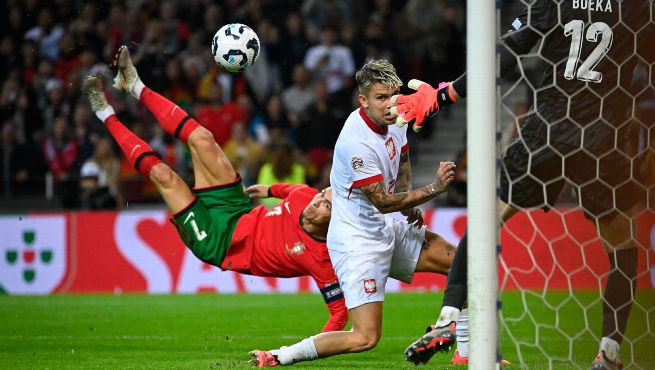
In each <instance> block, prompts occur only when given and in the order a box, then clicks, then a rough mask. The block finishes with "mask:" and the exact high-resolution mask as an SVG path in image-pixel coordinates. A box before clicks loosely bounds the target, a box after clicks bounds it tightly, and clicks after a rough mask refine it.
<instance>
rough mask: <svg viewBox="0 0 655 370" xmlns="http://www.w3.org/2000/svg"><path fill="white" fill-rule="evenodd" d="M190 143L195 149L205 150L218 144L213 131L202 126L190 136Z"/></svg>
mask: <svg viewBox="0 0 655 370" xmlns="http://www.w3.org/2000/svg"><path fill="white" fill-rule="evenodd" d="M188 144H189V145H190V146H191V147H193V148H195V149H198V150H203V149H206V148H209V147H210V146H214V145H216V140H214V135H213V134H212V133H211V131H209V130H207V129H206V128H204V127H202V126H198V128H196V129H195V130H194V131H193V133H192V134H191V136H189V141H188Z"/></svg>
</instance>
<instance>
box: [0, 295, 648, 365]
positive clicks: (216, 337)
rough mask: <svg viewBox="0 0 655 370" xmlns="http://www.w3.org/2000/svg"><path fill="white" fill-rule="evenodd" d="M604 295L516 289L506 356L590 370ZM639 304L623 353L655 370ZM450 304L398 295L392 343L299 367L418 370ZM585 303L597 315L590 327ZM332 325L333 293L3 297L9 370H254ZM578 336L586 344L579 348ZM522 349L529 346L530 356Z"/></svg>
mask: <svg viewBox="0 0 655 370" xmlns="http://www.w3.org/2000/svg"><path fill="white" fill-rule="evenodd" d="M595 298H596V294H591V293H578V294H576V296H575V299H574V298H573V297H571V296H569V295H568V294H563V293H562V294H557V293H552V294H549V295H548V297H547V300H546V302H547V303H548V304H544V303H543V301H541V303H539V301H537V300H536V299H535V298H534V297H531V295H530V294H526V295H525V296H524V297H522V295H521V294H520V293H507V294H505V295H504V298H503V302H504V315H505V317H507V318H515V319H513V320H511V322H510V321H508V322H507V325H508V328H509V332H505V334H504V335H503V351H504V355H505V357H506V358H508V359H509V360H510V361H513V363H514V365H511V366H510V369H511V368H516V369H518V368H520V366H519V365H518V363H519V362H520V361H519V359H522V362H523V364H524V368H529V369H547V368H548V367H549V365H548V360H547V358H546V357H545V354H547V355H551V356H559V357H563V358H564V360H563V361H559V362H554V363H552V368H555V369H568V368H571V369H574V368H586V367H587V366H588V364H589V363H590V361H591V360H592V359H593V357H594V356H595V354H596V351H597V341H596V339H595V338H594V336H593V335H594V334H595V335H597V334H598V333H599V332H600V322H599V321H600V320H599V318H600V304H599V303H598V302H597V300H596V299H595ZM594 301H596V302H595V303H594ZM638 301H639V307H638V308H637V309H636V310H634V311H633V317H632V319H631V322H630V325H629V328H628V335H629V336H630V337H631V338H632V339H633V340H634V339H635V338H639V337H640V336H641V339H639V340H637V341H636V344H635V345H634V346H633V347H630V346H624V348H623V352H622V357H623V358H624V362H627V361H625V360H628V359H630V358H631V357H630V352H631V351H632V352H633V353H634V356H635V359H636V360H637V361H638V363H639V364H640V366H641V367H642V368H644V369H653V368H655V337H654V336H653V325H655V299H653V294H652V293H649V294H648V295H647V296H646V295H643V294H642V295H640V296H639V299H638ZM440 302H441V295H440V294H435V293H403V294H389V295H388V296H387V301H386V302H385V308H384V328H383V335H382V340H381V341H380V343H379V344H378V346H377V347H376V348H375V349H374V350H372V351H370V352H367V353H361V354H354V355H345V356H335V357H332V358H328V359H323V360H319V361H315V362H312V363H301V364H297V365H295V366H294V368H309V367H311V368H323V369H389V368H393V369H413V368H414V366H413V365H411V364H409V363H407V362H405V361H403V359H402V352H403V350H404V349H405V347H406V346H407V345H408V344H409V343H410V342H412V341H413V340H414V339H416V337H417V336H418V335H420V334H421V333H422V331H423V330H424V328H425V326H426V324H428V323H430V322H431V321H433V320H434V319H435V315H436V314H437V311H438V307H439V305H440ZM524 302H525V303H524ZM549 305H550V306H551V308H549ZM526 306H527V307H530V314H531V316H530V315H528V314H527V313H525V311H524V307H526ZM581 307H584V308H585V310H586V311H587V318H588V320H589V326H590V327H589V328H588V329H585V328H586V325H585V322H584V315H583V309H582V308H581ZM642 307H643V308H642ZM554 308H558V309H559V315H558V314H557V311H556V310H555V309H554ZM326 318H327V310H326V309H325V307H324V305H323V303H322V300H321V298H320V297H319V296H317V295H312V294H300V295H213V294H203V295H161V296H146V295H119V296H109V295H72V296H71V295H69V296H45V297H10V296H0V368H4V369H60V368H83V369H96V368H100V369H129V368H132V369H223V368H246V367H247V366H246V361H247V359H248V355H247V352H248V351H249V350H251V349H254V348H261V349H270V348H278V347H279V346H281V345H285V344H291V343H294V342H297V341H298V340H300V339H302V338H305V337H307V336H309V335H312V334H315V332H317V331H318V330H320V329H321V327H322V326H323V324H324V322H325V319H326ZM558 320H559V322H558ZM555 324H557V325H555ZM550 325H552V326H550ZM649 325H650V326H649ZM537 329H538V330H537ZM648 332H649V333H648ZM536 333H538V334H539V335H538V341H539V344H540V345H539V347H538V348H537V347H534V346H530V345H527V343H535V339H536V338H537V335H536ZM645 333H646V334H645ZM567 336H575V337H576V339H575V340H574V341H571V342H569V340H568V339H566V338H567ZM513 339H514V340H515V342H513V341H512V340H513ZM516 342H525V343H526V344H522V345H521V351H522V352H521V357H519V355H518V354H517V352H516V348H517V346H516V345H515V343H516ZM569 345H571V348H572V350H571V353H572V355H571V356H569V355H568V353H569V349H568V348H569ZM569 358H571V359H572V360H573V362H575V364H577V366H579V367H575V365H573V364H572V363H571V359H569ZM449 360H450V354H447V355H437V356H435V357H434V358H433V359H432V360H431V361H430V368H434V367H438V368H444V369H455V368H458V369H459V368H460V367H454V366H451V365H449V362H448V361H449ZM632 368H637V367H634V366H633V367H632Z"/></svg>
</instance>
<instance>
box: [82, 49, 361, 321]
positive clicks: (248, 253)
mask: <svg viewBox="0 0 655 370" xmlns="http://www.w3.org/2000/svg"><path fill="white" fill-rule="evenodd" d="M117 57H118V58H117V66H118V72H117V76H116V79H115V87H116V88H118V89H120V90H123V91H126V92H129V93H130V94H132V95H133V96H135V97H136V98H137V99H139V100H140V101H141V102H142V103H143V104H144V105H145V106H146V107H147V108H148V109H149V110H150V111H151V112H152V113H153V114H154V115H155V116H156V118H157V120H158V121H159V123H160V124H161V125H162V126H163V128H164V130H166V131H167V132H168V133H170V134H171V135H174V136H175V137H177V138H180V139H181V140H183V141H184V142H185V143H187V144H188V145H189V148H190V151H191V157H192V162H193V171H194V177H195V187H194V189H193V190H191V189H189V187H188V186H187V185H186V183H185V182H184V181H183V180H182V179H181V178H180V177H179V176H178V175H177V174H176V173H175V172H174V171H173V170H172V169H171V168H170V167H169V166H167V165H166V164H165V163H163V162H162V161H161V160H160V159H159V158H158V157H157V156H156V155H155V153H154V152H153V151H152V148H151V147H150V146H149V145H148V144H147V143H146V142H144V141H143V140H141V139H139V138H138V137H137V136H136V135H134V133H132V132H131V131H129V130H128V129H127V128H126V127H125V126H123V124H122V123H121V122H120V121H119V120H118V118H116V115H115V114H114V110H113V108H112V107H111V106H110V105H109V103H108V102H107V99H106V97H105V94H104V91H103V85H102V81H101V79H100V77H98V76H91V77H89V78H87V79H86V80H85V81H84V84H83V87H82V89H83V91H84V93H85V94H86V95H87V96H88V98H89V102H90V105H91V109H92V110H93V111H94V112H95V113H96V116H97V117H98V118H99V119H100V120H101V121H103V122H104V124H105V126H106V127H107V129H108V130H109V132H110V133H111V135H112V136H113V137H114V139H116V141H117V143H118V144H119V146H120V148H121V150H122V151H123V152H124V153H125V155H126V156H127V158H128V160H129V161H130V163H131V164H132V165H134V166H135V168H136V169H137V170H138V171H139V172H141V173H142V174H143V175H144V176H146V177H148V178H149V179H150V180H151V181H152V182H153V183H154V184H155V185H156V186H157V189H158V191H159V193H160V194H161V196H162V197H163V198H164V201H165V202H166V204H167V205H168V208H169V209H170V211H171V213H172V214H173V216H172V217H171V221H172V222H173V224H174V225H175V227H176V228H177V230H178V233H179V234H180V237H181V238H182V240H183V241H184V243H185V244H186V245H187V247H188V248H189V249H190V250H191V251H192V252H193V253H194V255H196V257H198V258H199V259H200V260H202V261H204V262H207V263H209V264H211V265H214V266H217V267H220V268H221V269H224V270H233V271H238V272H242V273H245V274H250V275H257V276H273V277H295V276H304V275H310V276H312V278H313V279H314V280H315V282H316V284H317V285H318V288H319V289H320V291H321V293H322V294H323V297H324V300H325V303H326V304H327V306H328V308H329V310H330V318H329V319H328V322H327V323H326V324H325V327H324V328H323V331H335V330H341V329H343V327H344V326H345V325H346V323H347V321H348V311H347V310H346V306H345V304H344V298H343V294H342V292H341V288H340V286H339V283H338V281H337V278H336V275H335V273H334V270H333V268H332V264H331V263H330V257H329V255H328V252H327V248H326V246H325V239H326V236H327V229H328V224H329V221H330V215H331V199H332V191H331V189H330V188H328V189H326V190H323V191H321V192H318V191H317V190H316V189H313V188H311V187H309V186H307V185H289V184H277V185H273V186H270V187H269V186H267V185H253V186H251V187H249V188H248V189H247V191H246V192H244V189H243V185H242V183H241V178H240V176H239V174H237V173H236V171H235V170H234V168H233V167H232V165H231V164H230V162H229V160H228V159H227V157H226V156H225V154H224V153H223V151H222V150H221V148H220V146H219V145H218V144H217V143H216V142H215V141H214V138H213V136H212V134H211V133H210V132H209V131H208V130H207V129H205V128H204V127H202V126H200V125H199V124H198V123H197V122H196V121H195V120H194V119H192V118H190V117H189V116H188V115H187V113H186V112H184V111H183V110H182V109H181V108H180V107H178V106H177V105H175V104H174V103H172V102H171V101H169V100H167V99H165V98H164V97H162V96H160V95H159V94H157V93H155V92H154V91H152V90H150V89H148V88H147V87H145V85H144V84H143V83H142V82H141V80H140V79H139V76H138V74H137V71H136V68H135V67H134V66H133V65H132V62H131V60H130V55H129V52H128V50H127V48H125V47H122V48H121V49H120V50H119V53H118V55H117ZM268 196H275V197H278V198H282V199H283V200H282V202H281V203H280V204H279V205H277V206H276V207H275V208H274V209H273V210H270V211H269V210H267V209H266V208H264V207H263V206H259V207H256V208H254V209H253V207H252V205H251V202H250V198H251V197H252V198H261V197H268Z"/></svg>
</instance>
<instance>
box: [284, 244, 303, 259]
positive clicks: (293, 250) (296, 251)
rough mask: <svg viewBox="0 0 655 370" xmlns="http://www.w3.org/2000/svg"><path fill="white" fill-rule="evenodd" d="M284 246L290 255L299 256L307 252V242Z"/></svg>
mask: <svg viewBox="0 0 655 370" xmlns="http://www.w3.org/2000/svg"><path fill="white" fill-rule="evenodd" d="M284 247H285V248H286V249H287V253H288V254H289V255H297V256H299V255H301V254H303V253H304V252H305V249H306V248H307V247H305V244H303V242H295V243H294V244H293V247H289V246H288V245H286V244H285V245H284Z"/></svg>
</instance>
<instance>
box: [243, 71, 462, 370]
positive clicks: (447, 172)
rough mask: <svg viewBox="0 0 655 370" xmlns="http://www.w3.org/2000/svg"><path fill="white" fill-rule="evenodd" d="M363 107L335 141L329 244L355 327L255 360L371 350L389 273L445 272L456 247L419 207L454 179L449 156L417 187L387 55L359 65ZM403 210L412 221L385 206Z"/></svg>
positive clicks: (285, 361) (288, 360)
mask: <svg viewBox="0 0 655 370" xmlns="http://www.w3.org/2000/svg"><path fill="white" fill-rule="evenodd" d="M356 80H357V85H358V88H359V102H360V105H361V107H360V108H359V109H357V110H356V111H354V112H352V113H351V114H350V116H349V117H348V119H347V120H346V122H345V124H344V127H343V129H342V131H341V134H340V135H339V139H338V140H337V143H336V146H335V154H334V160H333V166H332V172H331V174H330V183H331V185H332V189H333V197H332V199H333V206H332V218H331V221H330V227H329V229H328V251H329V253H330V259H331V260H332V264H333V266H334V268H335V271H336V273H337V277H338V278H339V281H340V283H341V288H342V291H343V294H344V296H345V299H346V306H347V307H348V309H349V312H350V314H351V317H352V329H351V330H350V331H343V332H330V333H322V334H319V335H316V336H313V337H310V338H307V339H304V340H302V341H301V342H299V343H297V344H294V345H292V346H289V347H287V346H283V347H281V348H280V349H278V350H273V351H258V350H256V351H253V352H251V354H252V363H253V365H256V366H260V367H265V366H277V365H289V364H293V363H295V362H299V361H307V360H313V359H316V358H321V357H328V356H332V355H336V354H344V353H353V352H362V351H367V350H370V349H372V348H373V347H375V345H376V344H377V343H378V341H379V340H380V336H381V332H382V330H381V329H382V301H383V300H384V288H385V284H386V281H387V278H388V277H393V278H395V279H398V280H401V281H405V282H410V281H411V280H412V276H413V274H414V272H419V271H430V272H438V273H446V272H447V271H448V268H449V266H450V262H451V260H452V254H453V252H454V249H453V247H452V245H450V244H449V243H448V242H446V241H445V240H444V239H443V238H441V237H439V236H438V235H436V234H434V233H431V232H429V231H426V230H425V228H424V227H422V217H421V215H420V211H418V210H417V209H415V208H413V207H415V206H417V205H419V204H421V203H424V202H426V201H428V200H430V199H432V198H434V197H435V196H436V195H438V194H440V193H443V192H444V191H445V190H446V188H447V187H448V184H450V182H451V181H452V179H453V176H454V173H453V170H454V168H455V165H454V163H452V162H442V163H441V165H440V166H439V170H438V172H437V179H436V180H435V181H434V182H433V183H431V184H428V185H426V186H424V187H422V188H419V189H416V190H410V189H409V184H410V177H411V175H410V174H411V171H410V166H409V152H408V145H407V135H406V133H407V128H406V126H405V127H402V128H400V127H397V126H395V125H394V122H395V117H394V116H392V115H391V113H390V112H389V109H390V107H391V97H392V96H393V95H394V94H397V92H398V90H399V88H400V86H401V85H402V82H401V80H400V78H399V77H398V75H397V74H396V71H395V68H394V67H393V65H391V64H390V63H389V62H387V61H385V60H374V61H370V62H368V63H367V64H366V65H364V66H363V67H362V69H361V70H360V71H359V72H357V75H356ZM395 211H402V212H403V214H405V215H406V216H408V219H407V222H405V221H399V220H394V219H392V218H391V217H389V216H388V215H386V213H390V212H395Z"/></svg>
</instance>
